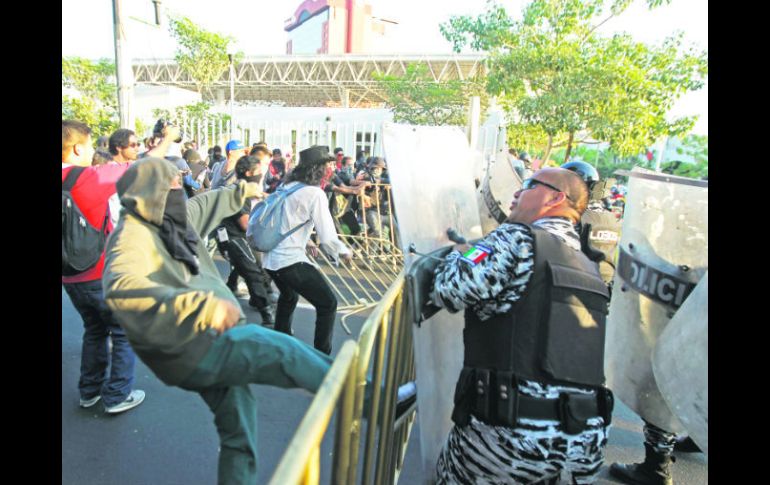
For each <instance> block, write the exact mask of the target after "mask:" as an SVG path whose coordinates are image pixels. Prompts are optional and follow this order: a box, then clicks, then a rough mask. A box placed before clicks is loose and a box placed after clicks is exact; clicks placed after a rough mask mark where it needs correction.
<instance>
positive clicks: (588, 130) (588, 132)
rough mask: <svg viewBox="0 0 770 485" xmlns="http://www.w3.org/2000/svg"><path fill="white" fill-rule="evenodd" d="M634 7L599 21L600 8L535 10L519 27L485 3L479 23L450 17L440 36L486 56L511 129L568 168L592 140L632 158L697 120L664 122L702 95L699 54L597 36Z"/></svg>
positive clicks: (540, 6) (541, 3)
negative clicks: (561, 157)
mask: <svg viewBox="0 0 770 485" xmlns="http://www.w3.org/2000/svg"><path fill="white" fill-rule="evenodd" d="M631 1H632V0H614V1H613V2H612V5H611V7H610V11H609V15H608V16H607V17H606V18H603V19H601V18H600V17H601V15H602V13H603V10H604V8H603V4H604V1H603V0H533V1H532V2H531V3H530V4H528V5H527V6H526V7H525V8H524V11H523V18H522V20H521V21H514V20H512V19H511V18H510V17H509V16H508V14H507V13H506V11H505V10H504V9H503V8H502V7H500V6H498V5H495V4H494V3H492V2H491V1H490V3H488V9H487V12H486V13H484V14H483V15H481V16H479V17H478V18H471V17H468V16H460V17H452V18H451V19H450V20H449V22H448V23H446V24H442V25H441V32H442V34H443V35H444V37H445V38H446V39H447V40H449V41H450V42H452V43H453V46H454V49H455V51H456V52H459V51H460V50H461V49H462V48H463V47H464V46H465V45H470V47H471V48H472V49H474V50H483V51H487V52H488V53H489V58H488V61H487V64H488V68H489V77H488V79H487V85H486V88H487V91H488V92H489V94H491V95H494V96H497V97H498V100H499V102H500V104H501V106H502V107H503V108H504V109H505V110H506V111H507V112H508V114H509V116H510V119H512V120H514V122H515V123H522V124H525V125H527V126H537V127H539V128H540V129H541V130H542V132H543V133H545V135H546V142H545V149H544V156H543V158H544V159H548V157H549V156H550V153H551V151H552V150H553V149H554V148H557V147H559V146H566V151H565V161H566V159H568V158H569V156H570V154H571V151H572V148H573V147H574V146H575V145H576V144H578V143H580V142H582V141H583V140H581V138H582V139H584V138H586V137H588V136H590V137H592V138H594V139H598V140H604V141H607V142H609V143H610V145H611V147H612V149H613V151H615V152H616V153H617V154H619V155H622V156H628V155H635V154H637V153H640V152H641V151H643V150H644V149H645V148H646V147H647V146H650V145H652V144H653V143H654V142H655V141H656V140H657V139H658V138H660V137H662V136H669V135H682V134H684V133H686V132H688V131H689V130H691V129H692V126H693V125H694V123H695V120H696V119H695V118H694V117H683V118H679V119H675V120H673V121H668V120H667V119H666V114H667V112H668V110H669V109H670V107H671V106H672V105H673V103H674V101H675V100H676V99H677V98H678V97H679V96H681V95H682V94H683V93H685V92H687V91H690V90H695V89H699V88H700V87H702V85H703V80H702V79H703V78H704V77H705V76H706V74H707V60H706V53H705V52H696V51H694V50H693V49H689V50H683V48H682V37H681V35H678V36H673V37H670V38H668V39H666V40H665V41H664V42H663V44H662V45H661V46H660V47H655V46H647V45H645V44H642V43H638V42H635V41H633V40H632V39H631V37H630V36H628V35H615V36H613V37H611V38H604V37H601V36H599V35H598V34H597V32H596V30H597V29H598V27H599V26H601V25H602V24H604V23H606V22H607V21H609V20H610V19H612V18H613V17H616V16H617V15H619V14H620V13H621V12H622V11H623V10H625V9H626V8H627V7H628V5H629V4H630V3H631ZM647 3H648V5H649V6H650V7H654V6H657V5H660V4H662V3H668V1H666V0H648V1H647Z"/></svg>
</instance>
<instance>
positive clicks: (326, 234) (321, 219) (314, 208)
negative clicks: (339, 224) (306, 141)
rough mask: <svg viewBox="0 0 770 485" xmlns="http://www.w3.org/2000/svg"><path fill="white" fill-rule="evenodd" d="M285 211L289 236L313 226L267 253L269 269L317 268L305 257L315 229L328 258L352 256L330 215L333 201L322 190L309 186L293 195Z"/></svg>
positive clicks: (283, 225)
mask: <svg viewBox="0 0 770 485" xmlns="http://www.w3.org/2000/svg"><path fill="white" fill-rule="evenodd" d="M297 183H298V182H291V183H288V184H286V188H287V189H288V188H291V187H293V186H294V185H295V184H297ZM284 209H285V215H286V218H285V219H284V220H283V221H281V232H287V231H289V230H291V229H292V228H294V227H296V226H298V225H300V224H302V223H303V222H305V221H307V220H308V219H309V220H310V224H306V225H305V226H303V227H302V228H301V229H299V230H298V231H296V232H295V233H294V234H292V235H291V236H289V237H287V238H286V239H284V240H283V241H281V242H280V243H279V244H278V246H276V247H275V248H274V249H273V250H272V251H268V252H267V253H265V256H264V258H263V259H262V266H263V267H264V268H265V269H269V270H271V271H278V270H279V269H281V268H285V267H287V266H291V265H292V264H295V263H301V262H305V263H309V264H313V263H312V262H311V261H310V259H308V257H307V254H305V247H306V246H307V243H308V241H309V240H310V234H311V233H312V232H313V228H314V227H315V230H316V233H317V234H318V241H319V243H320V246H321V249H322V250H323V251H324V252H326V254H329V255H331V256H333V257H334V258H335V259H338V257H339V255H340V254H349V253H350V249H348V247H347V246H345V244H343V242H342V241H340V240H339V238H338V237H337V230H336V228H335V227H334V219H332V215H331V213H330V212H329V200H328V199H327V198H326V194H324V191H323V190H321V189H320V188H319V187H315V186H310V185H308V186H305V187H302V188H301V189H299V190H297V191H296V192H294V193H293V194H291V195H289V197H288V198H287V199H286V202H285V205H284Z"/></svg>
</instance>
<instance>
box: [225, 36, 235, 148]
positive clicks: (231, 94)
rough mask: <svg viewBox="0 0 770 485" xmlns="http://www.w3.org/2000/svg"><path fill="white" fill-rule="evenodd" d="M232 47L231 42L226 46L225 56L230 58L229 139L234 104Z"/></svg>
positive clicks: (231, 132) (231, 133)
mask: <svg viewBox="0 0 770 485" xmlns="http://www.w3.org/2000/svg"><path fill="white" fill-rule="evenodd" d="M234 53H235V52H233V47H232V44H228V46H227V58H228V59H229V60H230V139H231V140H232V138H233V123H234V121H235V118H234V117H233V105H234V104H235V66H234V65H233V54H234Z"/></svg>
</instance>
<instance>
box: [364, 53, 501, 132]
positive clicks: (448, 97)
mask: <svg viewBox="0 0 770 485" xmlns="http://www.w3.org/2000/svg"><path fill="white" fill-rule="evenodd" d="M372 77H373V78H374V79H375V80H376V81H377V82H378V83H379V84H380V86H382V87H383V88H384V89H385V91H386V98H387V100H388V101H387V104H388V105H389V106H390V108H391V109H392V110H393V119H394V120H395V121H396V122H399V123H412V124H416V125H465V124H466V114H467V111H468V106H469V102H470V98H471V96H480V97H481V109H482V111H484V110H485V109H486V106H487V102H488V101H487V100H488V97H487V95H486V93H485V92H484V86H483V84H482V82H481V81H479V80H475V81H474V80H471V81H470V82H468V81H460V80H450V81H443V82H435V81H434V80H433V78H432V76H431V75H430V73H429V72H428V68H427V66H424V65H420V64H409V65H407V67H406V72H405V73H404V75H403V76H392V75H381V74H376V73H375V74H374V75H373V76H372Z"/></svg>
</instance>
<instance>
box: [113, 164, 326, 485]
mask: <svg viewBox="0 0 770 485" xmlns="http://www.w3.org/2000/svg"><path fill="white" fill-rule="evenodd" d="M117 189H118V194H119V196H120V201H121V204H122V206H123V216H122V217H121V220H120V222H119V223H118V226H117V227H116V228H115V231H114V233H113V235H112V237H111V238H110V239H109V242H108V244H107V249H106V254H107V256H106V267H105V274H104V278H103V280H104V289H105V295H106V300H107V304H108V305H109V307H110V308H111V309H112V311H113V312H114V313H115V316H116V318H117V319H118V320H119V321H120V323H121V325H122V326H123V328H125V330H126V334H127V335H128V338H129V340H130V341H131V345H132V346H133V347H134V349H135V350H136V353H137V355H138V356H139V358H141V359H142V361H143V362H144V363H145V364H146V365H147V367H149V368H150V369H151V370H152V371H153V372H154V373H155V374H156V375H157V376H158V378H159V379H160V380H162V381H163V382H164V383H166V384H167V385H171V386H178V387H180V388H182V389H186V390H189V391H193V392H197V393H199V394H200V395H201V397H202V398H203V400H204V401H205V402H206V404H207V405H208V406H209V408H210V409H211V411H212V413H214V423H215V425H216V427H217V432H218V433H219V438H220V447H219V466H218V483H220V484H231V483H239V484H254V483H257V409H256V400H255V398H254V396H253V395H252V393H251V390H250V389H249V384H252V383H254V384H267V385H272V386H277V387H283V388H302V389H306V390H308V391H310V392H315V391H317V390H318V388H319V386H320V384H321V381H322V380H323V378H324V376H325V375H326V373H327V371H328V369H329V367H330V364H331V359H330V358H329V357H328V356H326V355H323V354H322V353H320V352H318V351H316V350H314V349H312V348H311V347H310V346H308V345H307V344H305V343H304V342H301V341H299V340H297V339H294V338H290V337H288V336H286V335H283V334H281V333H278V332H274V331H272V330H269V329H266V328H263V327H261V326H259V325H253V324H247V321H246V317H245V315H244V313H243V311H242V310H241V308H240V306H239V305H238V302H237V300H236V299H235V297H234V296H233V295H232V293H231V292H230V291H229V289H228V288H227V287H226V286H225V284H224V282H223V281H222V278H221V277H220V275H219V271H218V270H217V268H216V266H215V265H214V262H213V261H212V259H211V257H210V256H209V254H208V253H207V252H206V249H205V247H204V245H203V244H200V235H201V234H207V233H209V232H210V231H212V230H213V229H214V227H215V225H216V223H217V222H218V221H220V220H222V219H223V218H225V217H228V216H230V215H233V214H234V213H236V212H237V211H239V210H240V209H241V207H242V206H243V204H244V203H245V202H246V199H247V198H248V197H250V196H253V195H256V194H257V193H259V186H258V184H254V183H247V182H246V181H244V180H239V181H238V183H237V184H234V185H231V186H227V187H223V188H221V189H219V190H212V191H209V192H206V193H205V194H201V195H199V196H196V197H194V198H192V199H189V200H188V199H186V197H185V195H184V192H183V191H182V190H181V189H182V185H181V180H180V177H179V173H178V171H177V169H176V168H175V167H174V166H173V165H171V164H170V163H168V162H167V161H166V160H163V159H159V158H148V159H145V160H141V161H139V162H137V163H135V164H133V165H132V166H131V167H130V168H129V169H128V170H127V171H126V174H125V175H124V176H123V177H122V178H121V179H120V180H119V181H118V184H117ZM279 411H280V410H279ZM201 424H202V423H201Z"/></svg>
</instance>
